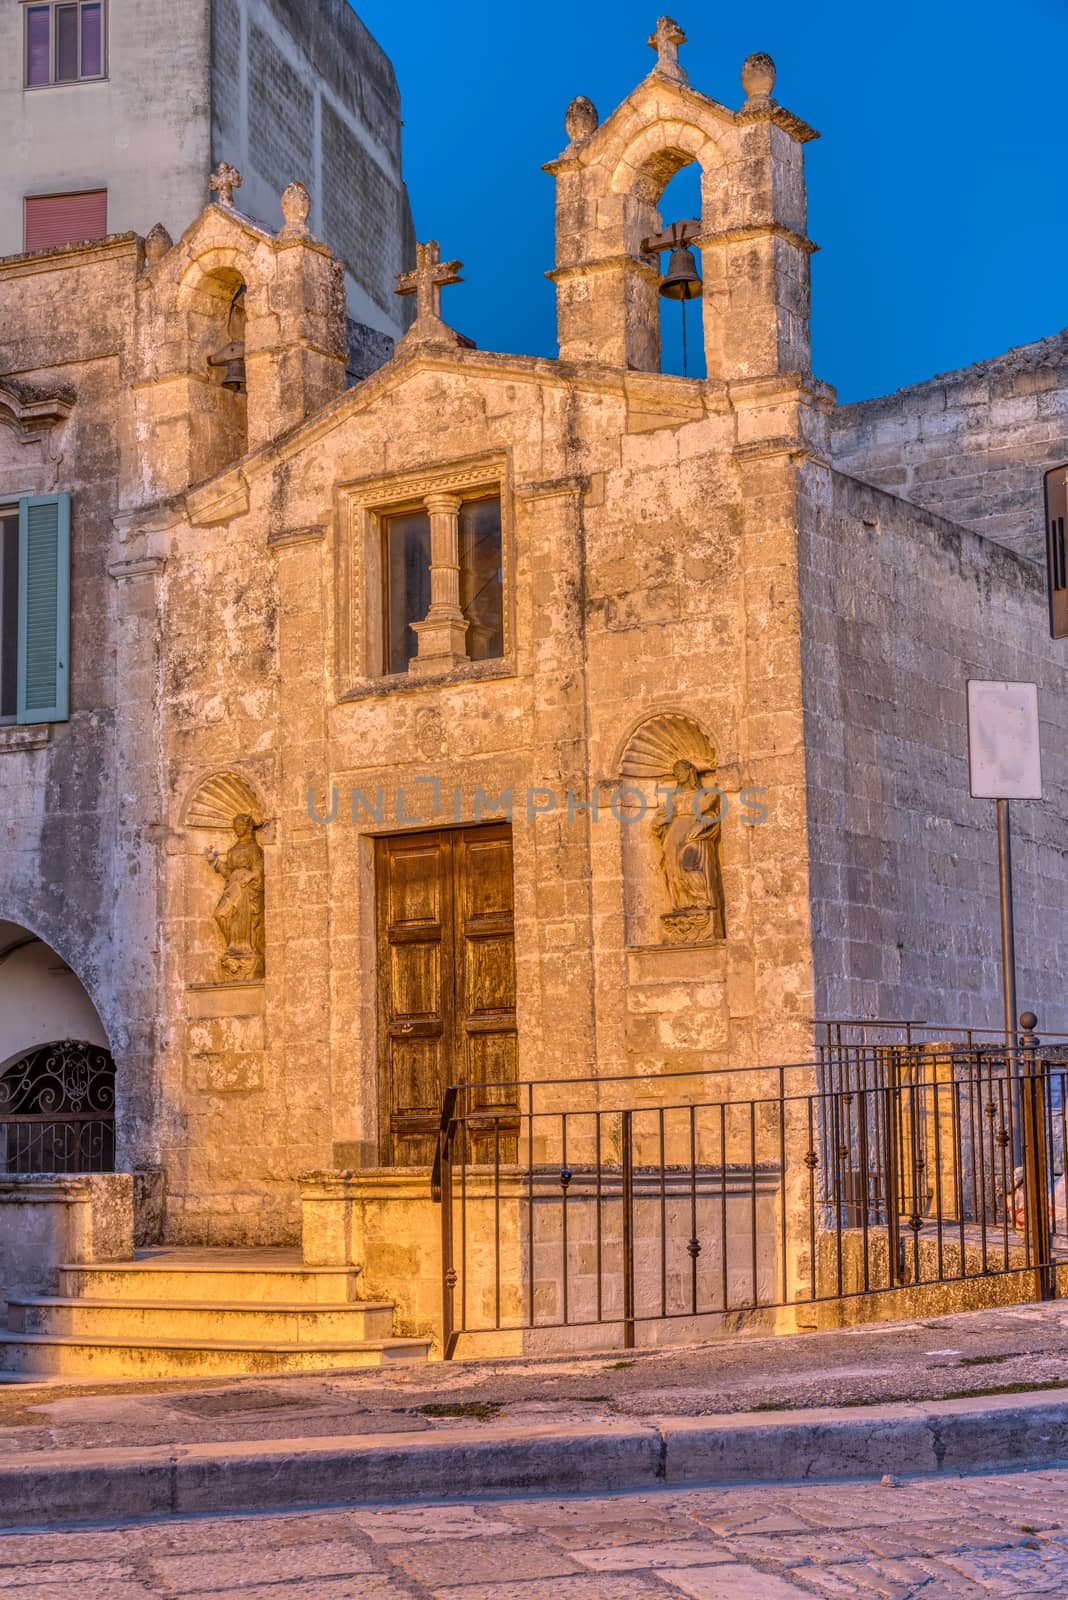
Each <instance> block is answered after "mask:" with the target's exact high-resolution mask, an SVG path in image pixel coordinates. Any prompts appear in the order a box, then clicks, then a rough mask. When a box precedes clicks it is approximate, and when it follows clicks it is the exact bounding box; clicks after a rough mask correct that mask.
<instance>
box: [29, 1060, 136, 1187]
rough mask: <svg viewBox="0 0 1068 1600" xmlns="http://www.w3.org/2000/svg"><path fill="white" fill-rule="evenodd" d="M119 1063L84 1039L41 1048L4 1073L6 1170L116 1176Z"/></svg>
mask: <svg viewBox="0 0 1068 1600" xmlns="http://www.w3.org/2000/svg"><path fill="white" fill-rule="evenodd" d="M114 1169H115V1062H114V1060H113V1059H112V1056H111V1052H110V1051H109V1050H104V1049H102V1048H101V1047H100V1046H99V1045H95V1044H87V1043H85V1042H84V1041H82V1040H77V1039H64V1040H62V1041H59V1042H57V1043H53V1044H46V1045H41V1046H39V1047H38V1048H37V1049H35V1050H30V1051H28V1052H27V1053H26V1054H25V1055H23V1056H20V1057H19V1059H18V1060H17V1061H13V1062H12V1063H11V1064H10V1065H9V1066H7V1067H6V1068H5V1069H4V1070H3V1072H2V1073H0V1171H2V1172H17V1173H31V1172H35V1173H36V1172H40V1173H47V1172H65V1173H71V1172H113V1171H114Z"/></svg>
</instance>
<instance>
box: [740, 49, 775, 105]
mask: <svg viewBox="0 0 1068 1600" xmlns="http://www.w3.org/2000/svg"><path fill="white" fill-rule="evenodd" d="M774 87H775V63H774V61H773V60H772V59H771V57H770V56H769V55H767V54H766V53H765V52H764V51H763V50H757V51H755V52H754V53H753V54H752V55H751V56H746V58H745V60H744V61H743V63H742V88H743V89H744V90H745V92H746V94H747V95H748V97H749V98H748V100H747V101H746V104H747V105H749V106H760V105H767V104H768V103H769V101H770V100H771V91H772V90H773V89H774Z"/></svg>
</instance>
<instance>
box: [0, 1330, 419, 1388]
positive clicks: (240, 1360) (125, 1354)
mask: <svg viewBox="0 0 1068 1600" xmlns="http://www.w3.org/2000/svg"><path fill="white" fill-rule="evenodd" d="M429 1348H430V1341H429V1339H365V1340H359V1341H355V1340H346V1341H345V1342H344V1343H342V1344H337V1343H301V1344H297V1343H292V1342H284V1341H272V1342H260V1341H253V1340H242V1341H240V1342H237V1341H234V1342H231V1341H227V1340H222V1339H152V1340H142V1341H139V1340H137V1339H133V1338H131V1339H105V1338H103V1337H99V1336H95V1337H93V1338H92V1339H80V1338H75V1337H70V1338H64V1337H61V1336H59V1335H53V1334H45V1333H11V1332H8V1333H3V1332H0V1372H13V1373H18V1374H19V1376H20V1377H80V1378H175V1377H212V1376H214V1377H236V1376H239V1375H249V1376H254V1375H261V1376H262V1375H264V1374H268V1373H272V1374H278V1373H286V1372H325V1371H339V1370H345V1369H347V1368H352V1367H381V1366H397V1365H405V1364H407V1363H410V1362H413V1361H425V1359H426V1356H427V1353H428V1351H429Z"/></svg>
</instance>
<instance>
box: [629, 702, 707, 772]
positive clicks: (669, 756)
mask: <svg viewBox="0 0 1068 1600" xmlns="http://www.w3.org/2000/svg"><path fill="white" fill-rule="evenodd" d="M680 761H687V762H689V763H690V765H691V766H692V767H693V768H694V770H695V771H696V772H698V773H704V772H714V771H715V770H716V753H715V751H714V750H713V748H712V746H711V744H710V743H709V741H708V738H707V736H706V734H705V733H704V732H703V730H702V729H701V727H700V726H699V724H698V723H696V722H695V721H694V720H693V718H692V717H687V716H684V715H683V714H682V713H681V712H676V711H667V712H663V713H661V715H659V716H655V717H650V718H649V720H648V721H647V722H643V723H642V725H641V727H640V728H638V729H637V730H636V732H635V733H634V734H633V735H632V736H631V739H630V741H629V743H628V744H627V748H626V750H625V751H624V753H623V761H622V765H621V771H622V774H623V776H624V777H625V778H669V777H671V775H672V773H673V772H674V769H675V767H676V765H677V763H678V762H680Z"/></svg>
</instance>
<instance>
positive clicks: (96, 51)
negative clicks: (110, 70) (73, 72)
mask: <svg viewBox="0 0 1068 1600" xmlns="http://www.w3.org/2000/svg"><path fill="white" fill-rule="evenodd" d="M103 70H104V8H103V6H101V5H89V6H82V77H83V78H99V77H100V75H101V73H102V72H103Z"/></svg>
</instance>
